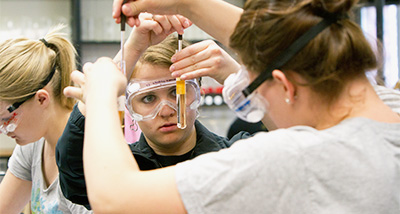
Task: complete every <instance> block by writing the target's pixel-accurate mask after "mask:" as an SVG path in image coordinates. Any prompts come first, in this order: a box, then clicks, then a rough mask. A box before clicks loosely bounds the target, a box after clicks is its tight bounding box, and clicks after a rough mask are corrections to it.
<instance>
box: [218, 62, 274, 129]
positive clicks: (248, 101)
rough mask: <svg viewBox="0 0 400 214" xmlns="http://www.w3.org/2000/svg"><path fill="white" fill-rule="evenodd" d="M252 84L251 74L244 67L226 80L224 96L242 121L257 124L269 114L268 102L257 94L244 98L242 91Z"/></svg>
mask: <svg viewBox="0 0 400 214" xmlns="http://www.w3.org/2000/svg"><path fill="white" fill-rule="evenodd" d="M249 84H250V77H249V74H248V72H247V70H246V68H245V67H244V66H242V67H241V69H240V70H239V72H237V73H233V74H231V75H229V76H228V78H226V80H225V82H224V89H223V90H222V95H223V98H224V101H225V103H226V104H227V105H228V106H229V108H230V109H232V110H233V111H234V112H235V114H236V115H237V116H238V117H239V118H240V119H242V120H244V121H247V122H250V123H256V122H258V121H260V120H261V119H262V118H263V117H264V114H265V113H266V112H267V107H268V102H267V101H266V100H265V99H264V97H262V96H260V95H259V94H257V93H251V94H250V95H249V96H247V97H246V96H244V95H243V93H242V91H243V90H245V89H246V88H247V87H248V85H249Z"/></svg>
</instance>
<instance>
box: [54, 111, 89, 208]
mask: <svg viewBox="0 0 400 214" xmlns="http://www.w3.org/2000/svg"><path fill="white" fill-rule="evenodd" d="M84 127H85V117H84V116H83V115H82V114H81V112H80V111H79V109H78V107H77V105H75V106H74V109H73V111H72V113H71V115H70V118H69V120H68V122H67V125H66V127H65V129H64V132H63V134H62V135H61V137H60V138H59V139H58V142H57V146H56V162H57V166H58V170H59V180H60V187H61V190H62V193H63V194H64V196H65V197H66V198H67V199H69V200H70V201H72V202H73V203H77V204H81V205H84V206H85V207H86V208H90V206H89V200H88V198H87V191H86V183H85V175H84V172H83V157H82V154H83V139H84V131H85V130H84Z"/></svg>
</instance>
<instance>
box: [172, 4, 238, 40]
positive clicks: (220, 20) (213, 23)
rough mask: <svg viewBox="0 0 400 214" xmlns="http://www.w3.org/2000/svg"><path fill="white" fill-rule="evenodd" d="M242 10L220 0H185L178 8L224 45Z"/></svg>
mask: <svg viewBox="0 0 400 214" xmlns="http://www.w3.org/2000/svg"><path fill="white" fill-rule="evenodd" d="M242 12H243V9H242V8H239V7H236V6H234V5H232V4H229V3H227V2H225V1H222V0H186V1H184V3H183V5H182V7H181V8H180V10H179V13H180V14H182V15H183V16H185V17H187V18H189V19H190V20H191V21H192V22H193V23H194V24H195V25H197V26H198V27H200V28H201V29H202V30H204V31H205V32H206V33H208V34H210V35H211V36H213V37H214V38H215V39H216V40H218V41H219V42H221V43H222V44H223V45H225V46H226V47H229V37H230V36H231V34H232V33H233V31H234V29H235V27H236V24H237V23H238V22H239V19H240V16H241V14H242Z"/></svg>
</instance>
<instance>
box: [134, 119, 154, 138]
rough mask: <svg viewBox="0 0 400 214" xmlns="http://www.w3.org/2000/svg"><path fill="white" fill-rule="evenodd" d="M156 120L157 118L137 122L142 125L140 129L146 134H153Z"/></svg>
mask: <svg viewBox="0 0 400 214" xmlns="http://www.w3.org/2000/svg"><path fill="white" fill-rule="evenodd" d="M156 118H157V117H156ZM154 120H155V118H154V119H153V120H148V121H140V122H137V123H138V125H139V127H140V130H142V132H143V134H144V135H151V133H152V131H151V130H152V129H151V127H152V125H153V127H154V122H153V121H154Z"/></svg>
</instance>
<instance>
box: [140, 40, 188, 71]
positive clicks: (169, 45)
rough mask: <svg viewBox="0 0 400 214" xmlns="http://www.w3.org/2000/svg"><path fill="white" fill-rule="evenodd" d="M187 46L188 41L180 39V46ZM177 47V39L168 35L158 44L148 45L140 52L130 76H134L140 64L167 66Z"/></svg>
mask: <svg viewBox="0 0 400 214" xmlns="http://www.w3.org/2000/svg"><path fill="white" fill-rule="evenodd" d="M187 46H189V43H188V42H187V41H185V40H183V41H182V48H185V47H187ZM177 49H178V39H177V38H176V37H175V36H173V35H170V36H168V37H167V38H166V39H164V40H163V41H162V42H160V43H159V44H156V45H153V46H150V47H149V48H147V49H146V51H145V52H144V53H143V54H142V56H141V57H140V59H139V63H138V64H137V65H136V66H135V68H134V70H133V74H132V77H133V78H134V76H135V72H136V71H137V70H138V69H140V65H141V64H144V63H146V64H150V65H156V66H161V67H165V68H169V66H171V65H172V61H171V58H172V56H173V55H174V54H175V52H176V50H177Z"/></svg>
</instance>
